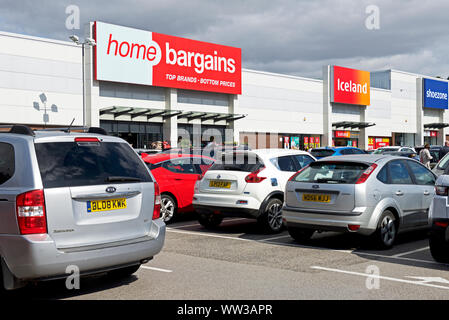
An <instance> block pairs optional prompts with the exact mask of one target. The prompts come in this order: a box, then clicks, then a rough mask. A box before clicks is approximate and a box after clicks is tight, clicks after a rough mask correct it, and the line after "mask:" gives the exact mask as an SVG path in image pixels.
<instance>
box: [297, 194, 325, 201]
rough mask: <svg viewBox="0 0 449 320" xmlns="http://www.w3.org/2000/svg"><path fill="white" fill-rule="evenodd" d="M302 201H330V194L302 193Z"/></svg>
mask: <svg viewBox="0 0 449 320" xmlns="http://www.w3.org/2000/svg"><path fill="white" fill-rule="evenodd" d="M302 201H310V202H331V196H330V195H328V194H306V193H305V194H303V195H302Z"/></svg>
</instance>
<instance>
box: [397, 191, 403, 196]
mask: <svg viewBox="0 0 449 320" xmlns="http://www.w3.org/2000/svg"><path fill="white" fill-rule="evenodd" d="M396 195H397V196H403V195H404V192H402V191H396Z"/></svg>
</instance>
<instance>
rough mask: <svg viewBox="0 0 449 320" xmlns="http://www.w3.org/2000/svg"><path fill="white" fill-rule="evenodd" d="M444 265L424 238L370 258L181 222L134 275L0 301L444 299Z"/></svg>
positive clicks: (225, 226)
mask: <svg viewBox="0 0 449 320" xmlns="http://www.w3.org/2000/svg"><path fill="white" fill-rule="evenodd" d="M448 271H449V265H445V264H441V263H437V262H435V261H434V260H433V259H432V257H431V255H430V252H429V248H428V240H427V233H426V232H423V231H420V232H411V233H404V234H402V235H400V236H399V237H398V239H397V243H396V245H395V246H394V247H393V248H392V249H390V250H380V251H379V250H375V249H373V248H372V247H371V246H370V244H369V242H366V241H364V239H363V238H360V237H358V236H357V235H354V234H339V233H331V232H328V233H316V234H315V235H314V236H313V237H312V239H311V240H310V241H309V242H308V243H307V244H298V243H296V242H294V241H293V239H292V238H291V237H290V236H289V235H288V233H287V232H286V231H283V232H281V233H279V234H267V233H264V232H262V231H261V230H260V228H258V226H257V223H256V222H255V221H254V220H251V219H244V218H229V219H225V220H224V221H223V222H222V224H221V225H220V227H218V228H217V229H215V230H206V229H205V228H204V227H202V226H201V225H200V224H199V223H197V221H196V220H195V216H194V215H193V214H192V215H186V216H185V217H183V219H182V221H178V222H176V223H172V224H170V225H169V226H168V228H167V235H166V243H165V246H164V249H163V251H162V252H161V253H160V254H159V255H158V256H157V257H155V259H154V260H152V261H150V262H149V263H147V264H145V265H143V266H142V267H141V268H140V269H139V271H138V272H136V273H135V274H134V275H132V276H130V277H127V278H123V279H121V280H117V279H110V278H108V277H105V276H96V277H94V278H86V279H82V280H81V283H80V289H79V290H76V289H74V290H67V289H66V288H65V283H64V281H63V280H61V281H52V282H47V283H39V284H37V285H36V286H29V287H27V288H24V289H20V290H18V291H13V292H7V293H6V296H7V297H17V296H20V297H23V296H28V297H30V298H39V299H48V298H50V299H151V300H158V299H269V300H276V299H389V300H390V299H432V300H435V299H447V295H448V293H449V276H448V275H449V273H448Z"/></svg>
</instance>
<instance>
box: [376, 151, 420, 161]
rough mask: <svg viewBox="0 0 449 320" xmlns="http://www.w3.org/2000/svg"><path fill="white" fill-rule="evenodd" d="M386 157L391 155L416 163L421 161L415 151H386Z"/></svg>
mask: <svg viewBox="0 0 449 320" xmlns="http://www.w3.org/2000/svg"><path fill="white" fill-rule="evenodd" d="M382 154H384V155H390V156H399V157H406V158H410V159H413V160H416V161H419V156H418V155H417V154H416V153H415V152H413V151H408V150H407V151H386V152H383V153H382Z"/></svg>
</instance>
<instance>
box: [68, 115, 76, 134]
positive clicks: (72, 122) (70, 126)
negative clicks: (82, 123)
mask: <svg viewBox="0 0 449 320" xmlns="http://www.w3.org/2000/svg"><path fill="white" fill-rule="evenodd" d="M74 121H75V118H73V120H72V122H70V125H69V127H68V128H67V133H70V128H71V127H72V124H73V122H74Z"/></svg>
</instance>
